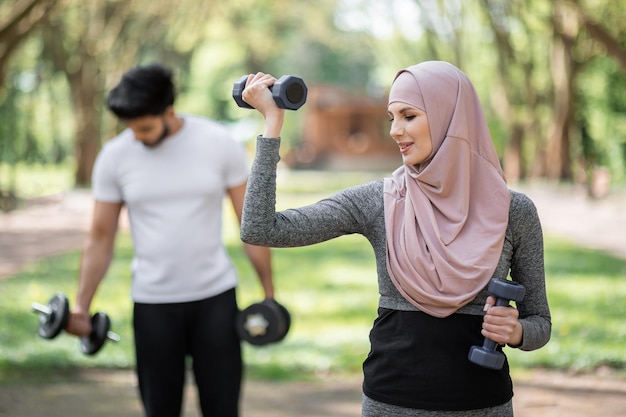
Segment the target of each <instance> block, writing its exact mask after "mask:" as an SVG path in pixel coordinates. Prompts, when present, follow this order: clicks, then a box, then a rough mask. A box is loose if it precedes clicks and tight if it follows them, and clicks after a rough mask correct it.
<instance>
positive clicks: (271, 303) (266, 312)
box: [235, 298, 291, 346]
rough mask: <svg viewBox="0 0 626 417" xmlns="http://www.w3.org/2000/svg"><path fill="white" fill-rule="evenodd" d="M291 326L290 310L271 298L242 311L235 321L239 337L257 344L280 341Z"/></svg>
mask: <svg viewBox="0 0 626 417" xmlns="http://www.w3.org/2000/svg"><path fill="white" fill-rule="evenodd" d="M290 326H291V316H290V315H289V311H288V310H287V309H286V308H285V306H283V305H282V304H280V303H278V302H277V301H276V300H274V299H270V298H266V299H265V300H263V301H261V302H259V303H254V304H251V305H250V306H249V307H247V308H245V309H244V310H242V311H240V312H239V313H238V314H237V319H236V321H235V327H236V330H237V334H238V335H239V337H240V338H241V339H242V340H245V341H246V342H248V343H250V344H252V345H256V346H262V345H267V344H270V343H276V342H280V341H281V340H283V339H284V338H285V336H286V335H287V332H288V331H289V327H290Z"/></svg>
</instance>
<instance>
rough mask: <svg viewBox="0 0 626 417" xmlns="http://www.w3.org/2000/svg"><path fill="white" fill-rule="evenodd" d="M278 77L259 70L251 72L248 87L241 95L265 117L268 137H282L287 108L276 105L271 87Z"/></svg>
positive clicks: (265, 130) (265, 134) (264, 133)
mask: <svg viewBox="0 0 626 417" xmlns="http://www.w3.org/2000/svg"><path fill="white" fill-rule="evenodd" d="M275 82H276V78H275V77H273V76H272V75H270V74H264V73H262V72H257V73H256V74H250V75H249V76H248V81H247V82H246V87H245V88H244V90H243V92H242V95H241V97H242V98H243V100H244V101H245V102H246V103H248V104H249V105H251V106H252V107H254V108H255V109H257V111H258V112H259V113H261V114H262V115H263V118H264V119H265V129H264V131H263V136H264V137H266V138H278V137H280V131H281V129H282V127H283V120H284V117H285V110H284V109H281V108H279V107H278V105H276V102H275V101H274V98H273V97H272V92H271V91H270V87H271V86H273V85H274V83H275Z"/></svg>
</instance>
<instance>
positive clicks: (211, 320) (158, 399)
mask: <svg viewBox="0 0 626 417" xmlns="http://www.w3.org/2000/svg"><path fill="white" fill-rule="evenodd" d="M236 313H237V301H236V294H235V290H234V289H232V290H229V291H226V292H224V293H222V294H219V295H217V296H215V297H211V298H208V299H205V300H200V301H194V302H187V303H172V304H142V303H135V305H134V317H133V325H134V332H135V353H136V361H137V378H138V381H139V391H140V394H141V400H142V402H143V405H144V409H145V412H146V416H147V417H178V416H180V414H181V409H182V404H183V393H184V385H185V376H186V371H187V358H188V357H191V364H192V365H191V366H192V368H191V369H192V371H193V375H194V379H195V383H196V386H197V389H198V398H199V401H200V409H201V410H202V414H203V416H204V417H217V416H219V417H237V416H238V415H239V393H240V390H241V379H242V359H241V345H240V341H239V338H238V336H237V333H236V331H235V324H234V323H235V317H236Z"/></svg>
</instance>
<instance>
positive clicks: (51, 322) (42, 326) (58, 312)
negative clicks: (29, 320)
mask: <svg viewBox="0 0 626 417" xmlns="http://www.w3.org/2000/svg"><path fill="white" fill-rule="evenodd" d="M47 307H48V308H50V310H51V314H49V315H48V314H43V313H39V336H41V337H43V338H44V339H54V338H55V337H57V336H58V335H59V333H61V331H62V330H63V329H65V327H66V326H67V321H68V319H69V316H70V303H69V301H68V299H67V297H66V296H65V295H63V294H62V293H60V292H57V293H56V294H54V296H53V297H52V298H51V299H50V301H48V304H47Z"/></svg>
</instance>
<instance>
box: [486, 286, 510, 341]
mask: <svg viewBox="0 0 626 417" xmlns="http://www.w3.org/2000/svg"><path fill="white" fill-rule="evenodd" d="M510 301H511V300H507V299H506V298H500V297H496V305H495V307H505V306H508V305H509V303H510ZM497 346H498V344H497V343H496V342H494V341H493V340H491V339H489V338H488V337H485V340H484V341H483V348H485V349H489V350H496V347H497Z"/></svg>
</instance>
